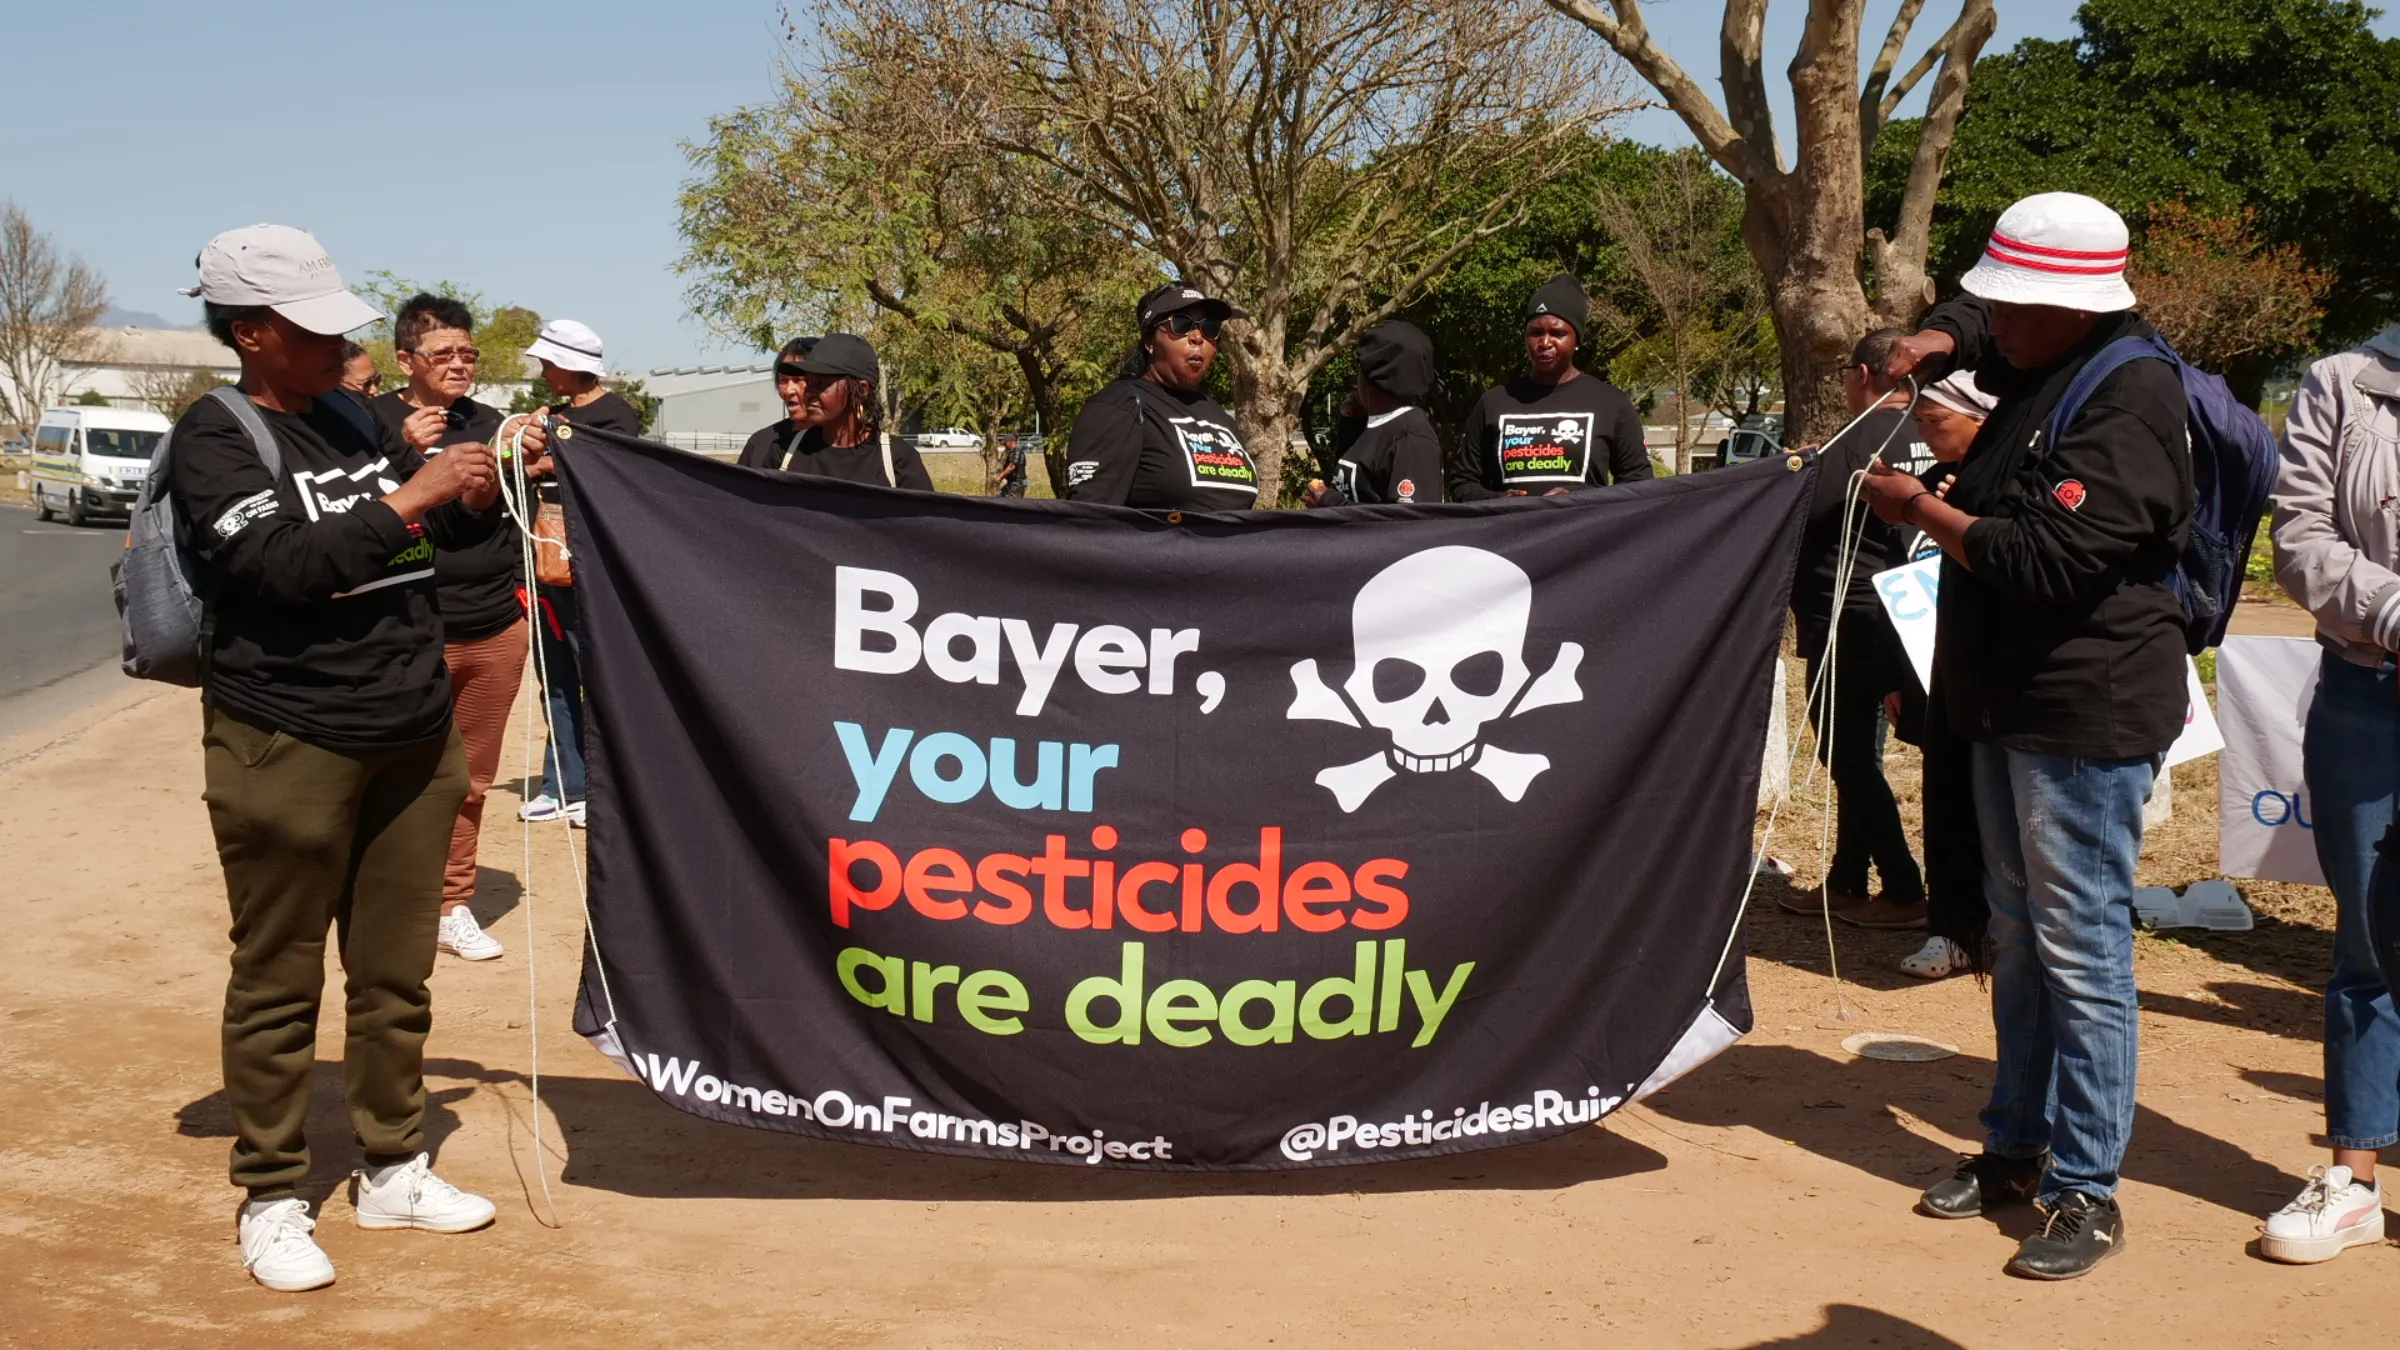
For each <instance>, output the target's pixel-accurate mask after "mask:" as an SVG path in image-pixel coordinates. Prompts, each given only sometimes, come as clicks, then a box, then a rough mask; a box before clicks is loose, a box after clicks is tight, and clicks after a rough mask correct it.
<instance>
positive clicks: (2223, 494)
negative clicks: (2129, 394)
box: [2043, 337, 2277, 656]
mask: <svg viewBox="0 0 2400 1350" xmlns="http://www.w3.org/2000/svg"><path fill="white" fill-rule="evenodd" d="M2146 359H2155V360H2160V361H2164V362H2166V363H2167V364H2168V365H2170V366H2173V367H2174V368H2175V374H2176V375H2177V376H2178V377H2179V378H2181V379H2182V381H2183V401H2184V408H2185V413H2186V416H2187V417H2188V418H2189V420H2190V439H2191V448H2192V492H2193V497H2194V499H2195V500H2194V510H2193V512H2192V534H2191V538H2190V540H2189V541H2188V542H2186V543H2185V544H2184V546H2183V556H2182V557H2181V558H2179V559H2177V560H2176V566H2175V572H2174V575H2173V576H2171V577H2169V578H2168V582H2169V584H2170V585H2172V586H2173V587H2174V589H2175V597H2176V598H2177V599H2178V600H2181V601H2182V602H2183V625H2184V647H2185V649H2186V650H2188V651H2189V652H2190V653H2191V654H2192V655H2194V656H2197V655H2199V654H2200V653H2201V652H2203V651H2206V650H2207V649H2208V648H2210V647H2214V646H2216V645H2217V644H2218V643H2220V642H2222V641H2224V640H2225V625H2226V624H2227V623H2228V622H2230V621H2231V620H2232V618H2233V607H2234V606H2235V605H2236V604H2238V603H2239V602H2240V601H2241V598H2242V573H2243V569H2244V568H2245V567H2246V566H2247V565H2248V563H2249V561H2250V546H2251V545H2252V544H2253V543H2255V542H2256V541H2257V539H2258V522H2259V521H2260V519H2261V518H2263V517H2264V516H2265V515H2266V513H2267V497H2268V494H2270V493H2272V492H2273V491H2274V490H2275V469H2276V463H2277V460H2276V448H2275V433H2274V432H2272V431H2269V430H2268V429H2267V423H2266V419H2264V418H2262V417H2260V416H2259V415H2258V414H2257V413H2256V412H2253V411H2252V410H2251V409H2250V408H2248V407H2246V406H2244V404H2243V403H2242V401H2241V400H2240V399H2238V398H2235V397H2234V396H2233V391H2232V390H2231V389H2228V388H2226V387H2225V381H2223V380H2221V379H2219V378H2217V377H2216V376H2214V375H2211V374H2209V373H2208V372H2207V371H2204V370H2198V369H2195V368H2194V367H2192V366H2190V365H2188V364H2186V363H2185V361H2184V359H2183V358H2182V357H2180V356H2177V355H2176V354H2175V349H2174V348H2173V347H2170V346H2168V345H2167V343H2166V340H2165V339H2164V338H2155V337H2122V338H2118V339H2117V340H2116V341H2114V342H2112V343H2110V344H2108V345H2107V346H2105V347H2102V348H2101V349H2100V350H2099V351H2098V352H2096V353H2094V354H2093V356H2092V359H2091V360H2089V361H2086V362H2084V365H2083V369H2082V370H2080V371H2077V372H2076V374H2075V379H2074V380H2073V382H2071V383H2069V384H2068V385H2067V392H2066V393H2064V394H2062V395H2060V396H2059V400H2058V406H2057V407H2056V408H2054V409H2052V410H2051V412H2050V422H2049V429H2048V432H2047V433H2046V434H2045V435H2044V437H2043V443H2044V444H2046V445H2056V444H2058V438H2059V434H2060V433H2061V432H2063V431H2065V430H2066V429H2067V428H2068V427H2069V426H2071V425H2073V423H2074V421H2075V419H2076V418H2077V417H2080V416H2082V414H2083V405H2084V403H2085V402H2086V401H2088V400H2089V399H2090V398H2091V396H2092V391H2093V390H2095V389H2097V388H2099V387H2100V382H2101V381H2102V380H2105V379H2107V378H2108V377H2109V376H2111V375H2113V374H2115V373H2116V372H2117V370H2118V369H2119V368H2120V367H2122V366H2123V365H2124V364H2125V363H2126V362H2128V361H2140V360H2146Z"/></svg>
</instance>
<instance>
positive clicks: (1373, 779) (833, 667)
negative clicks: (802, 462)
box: [560, 429, 1814, 1169]
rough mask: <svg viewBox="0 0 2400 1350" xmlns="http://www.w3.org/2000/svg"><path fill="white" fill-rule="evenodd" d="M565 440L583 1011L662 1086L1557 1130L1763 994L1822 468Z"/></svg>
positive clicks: (1093, 1122) (1278, 1156)
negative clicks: (1516, 484)
mask: <svg viewBox="0 0 2400 1350" xmlns="http://www.w3.org/2000/svg"><path fill="white" fill-rule="evenodd" d="M560 458H561V459H562V460H563V461H564V467H563V471H562V472H563V476H564V481H565V483H566V489H567V498H568V518H569V527H570V530H571V536H570V537H571V540H572V546H573V555H574V565H575V585H574V593H575V603H576V606H577V607H578V609H579V610H580V614H581V622H582V626H583V632H584V640H585V642H586V644H587V654H586V663H585V669H586V671H587V672H588V673H589V677H590V684H589V697H590V698H591V699H592V707H591V712H590V715H589V731H588V735H587V745H588V748H589V751H590V763H591V796H590V805H589V810H590V818H591V831H590V840H591V844H590V852H591V877H592V881H591V887H592V889H591V922H592V942H591V944H590V946H589V948H588V949H587V956H586V963H585V969H584V981H583V990H582V994H581V997H580V999H579V1001H578V1005H577V1028H578V1030H580V1031H582V1032H583V1033H584V1034H585V1035H587V1036H590V1037H592V1038H593V1039H594V1041H595V1043H596V1044H599V1045H600V1046H601V1047H602V1048H603V1049H604V1050H605V1051H607V1052H609V1053H610V1054H611V1055H612V1057H614V1058H616V1059H617V1060H618V1062H619V1063H620V1064H623V1065H625V1066H626V1067H628V1068H630V1069H631V1070H633V1071H634V1072H635V1073H636V1074H637V1075H638V1076H639V1077H640V1078H641V1079H642V1080H643V1081H644V1082H646V1083H648V1084H649V1085H650V1087H651V1088H652V1089H653V1090H654V1091H656V1092H657V1093H658V1094H659V1095H660V1096H661V1097H663V1098H665V1099H666V1100H667V1101H668V1102H669V1103H670V1104H672V1105H674V1106H675V1107H677V1108H679V1109H681V1110H684V1111H689V1112H691V1113H693V1114H695V1115H700V1116H705V1117H708V1118H710V1119H712V1120H719V1121H725V1122H728V1123H732V1124H737V1125H748V1126H752V1127H755V1128H760V1129H771V1130H785V1131H789V1132H791V1133H795V1134H805V1135H811V1136H815V1137H818V1138H824V1139H838V1140H847V1141H853V1142H860V1143H873V1144H883V1145H887V1146H890V1147H895V1148H914V1149H923V1150H927V1151H930V1152H939V1153H955V1154H966V1155H971V1156H976V1157H987V1158H1007V1159H1019V1160H1025V1161H1036V1162H1057V1163H1075V1164H1101V1165H1108V1166H1123V1167H1148V1168H1161V1169H1174V1168H1212V1169H1213V1168H1289V1167H1302V1166H1323V1165H1334V1164H1345V1163H1357V1162H1370V1161H1378V1160H1384V1159H1395V1158H1406V1157H1416V1156H1424V1155H1432V1154H1442V1153H1454V1152H1460V1151H1464V1150H1470V1149H1477V1148H1489V1147H1493V1146H1495V1145H1500V1144H1510V1143H1520V1142H1524V1141H1527V1140H1532V1139H1538V1138H1543V1137H1546V1136H1549V1135H1552V1134H1557V1133H1560V1132H1563V1131H1566V1130H1570V1129H1574V1128H1576V1127H1578V1126H1581V1125H1584V1124H1586V1123H1588V1122H1591V1121H1593V1120H1596V1119H1598V1118H1599V1117H1600V1116H1602V1115H1604V1114H1606V1113H1607V1112H1609V1111H1611V1110H1613V1109H1615V1108H1616V1107H1618V1106H1620V1105H1622V1104H1623V1103H1625V1102H1627V1101H1632V1100H1636V1099H1638V1098H1639V1097H1640V1096H1642V1095H1643V1094H1644V1093H1646V1092H1648V1091H1652V1090H1655V1089H1656V1088H1657V1087H1659V1086H1663V1085H1664V1083H1665V1082H1666V1081H1668V1080H1669V1079H1671V1078H1673V1077H1674V1076H1676V1075H1678V1074H1680V1073H1682V1072H1683V1071H1685V1070H1687V1069H1689V1068H1690V1067H1692V1066H1693V1065H1694V1064H1697V1063H1699V1062H1700V1061H1702V1060H1704V1059H1706V1058H1708V1057H1709V1056H1710V1055H1712V1054H1714V1053H1716V1052H1717V1051H1718V1050H1720V1049H1722V1048H1723V1047H1724V1046H1725V1045H1727V1044H1729V1043H1731V1041H1732V1040H1733V1039H1734V1038H1736V1037H1737V1036H1739V1035H1740V1034H1741V1033H1742V1032H1743V1031H1745V1030H1747V1029H1748V1023H1749V1008H1748V996H1747V991H1746V989H1745V988H1744V986H1743V984H1742V979H1741V970H1742V961H1741V955H1740V953H1739V951H1738V950H1733V949H1732V948H1733V927H1734V924H1735V919H1736V914H1737V911H1738V908H1739V905H1740V901H1741V897H1742V894H1743V888H1744V885H1745V882H1746V880H1747V866H1748V863H1749V857H1750V849H1751V831H1752V825H1753V822H1754V815H1753V807H1754V803H1755V801H1756V795H1757V791H1758V775H1759V764H1760V757H1761V746H1762V742H1763V740H1764V737H1765V728H1766V725H1767V714H1768V697H1769V689H1770V684H1771V682H1770V679H1769V666H1768V663H1769V662H1770V661H1771V660H1773V659H1774V653H1775V650H1776V646H1777V644H1778V642H1779V641H1780V638H1781V634H1782V628H1783V611H1784V608H1785V605H1786V602H1787V599H1788V597H1789V595H1790V593H1791V572H1792V566H1793V559H1794V555H1795V553H1796V551H1797V537H1798V530H1799V520H1800V516H1799V512H1800V507H1801V503H1802V501H1803V494H1804V492H1805V491H1806V490H1807V488H1808V484H1809V481H1810V479H1811V478H1812V477H1813V476H1814V475H1813V471H1800V470H1796V469H1795V468H1794V467H1792V466H1789V465H1787V464H1786V462H1785V461H1784V460H1782V459H1776V460H1772V461H1768V462H1765V463H1761V464H1757V465H1752V466H1746V467H1743V468H1738V469H1731V470H1726V471H1722V472H1715V473H1708V474H1702V475H1697V476H1693V477H1685V478H1678V479H1673V480H1669V481H1665V482H1659V483H1645V484H1642V485H1640V486H1638V487H1631V488H1612V489H1605V490H1595V491H1589V492H1580V493H1576V494H1574V495H1571V496H1561V497H1555V498H1546V499H1533V500H1516V501H1504V502H1488V503H1477V504H1469V505H1458V506H1447V507H1436V508H1430V509H1428V508H1416V509H1407V508H1385V507H1360V508H1355V509H1348V510H1341V511H1330V512H1297V511H1293V512H1265V511H1259V512H1239V513H1227V514H1222V515H1205V514H1185V515H1170V514H1164V513H1151V512H1138V511H1131V510H1122V509H1117V508H1109V507H1096V506H1085V505H1074V504H1068V503H1054V502H1008V501H995V500H982V499H972V498H960V497H938V496H931V495H919V494H911V493H902V492H893V491H887V490H884V489H881V488H865V487H854V486H849V485H846V484H840V483H834V482H829V481H825V480H814V479H800V478H792V477H785V476H782V475H775V474H767V473H761V472H755V471H751V470H746V469H740V468H735V467H731V466H727V465H723V464H718V463H714V462H711V461H708V460H705V459H700V458H696V457H693V456H689V455H684V454H681V453H677V452H674V451H670V450H667V449H664V448H661V447H657V446H652V445H648V444H645V443H642V442H637V441H631V440H624V439H619V438H614V437H609V436H606V435H603V434H600V433H594V432H587V431H584V430H581V429H578V430H577V431H576V432H575V433H574V443H573V444H572V445H569V446H564V447H562V449H561V454H560ZM1729 953H1730V954H1729ZM1712 981H1713V982H1714V987H1713V988H1712Z"/></svg>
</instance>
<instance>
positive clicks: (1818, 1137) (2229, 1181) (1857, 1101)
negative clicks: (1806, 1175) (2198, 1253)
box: [1647, 1044, 2301, 1237]
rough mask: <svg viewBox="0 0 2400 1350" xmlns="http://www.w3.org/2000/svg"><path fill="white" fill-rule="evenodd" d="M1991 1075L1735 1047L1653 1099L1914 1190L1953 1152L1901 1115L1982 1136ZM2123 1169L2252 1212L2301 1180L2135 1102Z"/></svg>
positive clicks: (1973, 1062) (1669, 1112)
mask: <svg viewBox="0 0 2400 1350" xmlns="http://www.w3.org/2000/svg"><path fill="white" fill-rule="evenodd" d="M1991 1082H1992V1062H1991V1061H1990V1060H1988V1059H1983V1058H1979V1057H1976V1056H1972V1055H1958V1056H1953V1057H1952V1058H1949V1059H1943V1060H1936V1061H1934V1062H1932V1063H1928V1064H1895V1063H1888V1062H1885V1061H1881V1060H1872V1059H1858V1060H1851V1061H1847V1062H1844V1061H1841V1060H1836V1059H1832V1058H1828V1057H1827V1056H1824V1055H1820V1054H1817V1053H1815V1052H1814V1051H1810V1050H1805V1049H1802V1048H1800V1047H1798V1046H1789V1045H1755V1044H1751V1045H1736V1046H1734V1047H1733V1048H1732V1049H1729V1050H1727V1051H1726V1052H1725V1053H1724V1054H1723V1055H1721V1056H1719V1057H1718V1058H1717V1060H1716V1061H1715V1062H1714V1063H1711V1064H1709V1065H1707V1066H1704V1067H1703V1068H1702V1069H1700V1070H1699V1071H1698V1072H1696V1073H1694V1074H1693V1075H1692V1076H1691V1077H1689V1078H1686V1079H1684V1080H1682V1081H1681V1082H1679V1083H1677V1084H1675V1085H1674V1086H1673V1087H1671V1088H1669V1089H1667V1090H1666V1091H1664V1092H1662V1093H1660V1094H1658V1095H1657V1096H1656V1097H1653V1098H1651V1099H1650V1101H1649V1102H1648V1103H1647V1106H1648V1109H1649V1110H1651V1111H1654V1112H1656V1113H1657V1114H1659V1115H1661V1116H1664V1117H1667V1118H1669V1119H1672V1120H1680V1121H1684V1122H1686V1123H1689V1124H1692V1125H1702V1126H1715V1127H1733V1126H1740V1125H1748V1126H1750V1127H1752V1128H1754V1129H1756V1130H1759V1131H1761V1132H1763V1133H1765V1134H1767V1135H1769V1136H1771V1137H1773V1138H1776V1139H1788V1140H1790V1141H1792V1142H1793V1143H1794V1144H1797V1145H1799V1146H1800V1147H1801V1148H1804V1149H1807V1150H1808V1151H1810V1152H1811V1153H1815V1154H1818V1155H1819V1156H1821V1157H1825V1158H1828V1159H1831V1160H1833V1161H1835V1162H1838V1163H1842V1164H1845V1165H1847V1166H1850V1167H1855V1168H1857V1169H1858V1170H1860V1171H1862V1172H1866V1173H1869V1174H1870V1175H1873V1176H1876V1177H1880V1178H1882V1179H1883V1180H1885V1181H1888V1182H1891V1183H1893V1184H1894V1185H1896V1186H1901V1187H1905V1188H1907V1189H1908V1190H1911V1191H1916V1190H1922V1189H1923V1188H1925V1187H1926V1186H1929V1185H1931V1184H1932V1183H1933V1182H1934V1181H1936V1180H1938V1179H1939V1178H1941V1177H1942V1176H1944V1175H1946V1174H1947V1173H1948V1172H1949V1171H1950V1169H1951V1168H1952V1167H1953V1166H1955V1165H1956V1161H1957V1158H1956V1155H1955V1154H1953V1153H1952V1152H1951V1151H1950V1150H1949V1149H1948V1148H1947V1147H1945V1146H1944V1145H1942V1144H1939V1143H1936V1142H1935V1141H1933V1140H1930V1139H1926V1138H1924V1137H1923V1136H1921V1135H1919V1134H1917V1133H1915V1132H1913V1131H1911V1130H1910V1129H1908V1128H1907V1127H1906V1126H1905V1125H1904V1124H1903V1116H1904V1115H1906V1116H1915V1117H1918V1118H1920V1119H1922V1120H1924V1121H1927V1122H1929V1123H1931V1124H1932V1125H1934V1126H1935V1127H1937V1128H1939V1129H1941V1130H1943V1131H1946V1132H1947V1133H1949V1134H1953V1135H1957V1136H1960V1137H1963V1138H1966V1139H1970V1140H1973V1139H1980V1138H1981V1137H1982V1135H1983V1130H1982V1127H1981V1126H1980V1125H1978V1124H1977V1123H1976V1114H1977V1112H1978V1111H1980V1110H1981V1109H1982V1107H1983V1104H1984V1101H1985V1098H1986V1095H1987V1093H1988V1091H1989V1089H1990V1087H1991ZM2124 1175H2125V1177H2126V1179H2128V1180H2131V1181H2139V1182H2142V1183H2145V1184H2147V1185H2152V1186H2157V1187H2160V1188H2162V1189H2165V1190H2170V1191H2177V1192H2180V1193H2182V1194H2184V1195H2188V1196H2191V1197H2192V1198H2193V1199H2195V1200H2202V1201H2205V1202H2207V1203H2209V1204H2212V1205H2216V1206H2219V1207H2220V1208H2223V1209H2227V1210H2231V1211H2232V1212H2234V1213H2236V1214H2240V1215H2242V1216H2244V1217H2245V1218H2248V1217H2250V1216H2252V1215H2256V1214H2263V1213H2265V1212H2266V1211H2268V1210H2270V1209H2273V1208H2274V1207H2275V1205H2276V1204H2277V1203H2280V1202H2281V1201H2283V1200H2287V1199H2289V1198H2291V1195H2292V1193H2293V1192H2294V1191H2296V1190H2297V1189H2298V1188H2299V1186H2300V1181H2301V1179H2300V1178H2299V1177H2298V1176H2296V1175H2294V1174H2292V1173H2289V1172H2286V1171H2285V1170H2283V1169H2282V1168H2280V1167H2277V1166H2276V1165H2274V1164H2273V1163H2269V1162H2264V1161H2261V1160H2260V1159H2258V1158H2254V1157H2252V1156H2251V1155H2250V1154H2248V1153H2246V1152H2244V1151H2243V1150H2242V1149H2241V1148H2239V1147H2237V1146H2235V1145H2233V1144H2231V1143H2228V1142H2226V1141H2225V1140H2222V1139H2218V1138H2215V1137H2213V1136H2211V1135H2207V1134H2203V1133H2202V1132H2200V1131H2198V1130H2195V1129H2192V1128H2190V1127H2189V1126H2186V1125H2182V1124H2179V1123H2178V1122H2177V1121H2176V1120H2175V1119H2174V1118H2173V1117H2171V1116H2168V1115H2165V1114H2164V1113H2162V1112H2160V1111H2158V1110H2156V1109H2155V1108H2152V1107H2149V1106H2142V1107H2139V1108H2138V1109H2137V1113H2136V1115H2135V1118H2134V1126H2133V1147H2132V1149H2131V1151H2130V1152H2128V1153H2127V1155H2126V1158H2125V1173H2124ZM2003 1214H2004V1215H2006V1216H2010V1217H2011V1219H2012V1221H2013V1219H2014V1218H2021V1217H2027V1216H2028V1212H2027V1211H2024V1210H2018V1211H2014V1212H2013V1215H2012V1214H2011V1212H2009V1211H2003ZM1928 1222H1929V1223H1930V1222H1931V1221H1930V1220H1929V1221H1928ZM2001 1226H2002V1227H2003V1228H2004V1229H2006V1230H2007V1231H2008V1232H2009V1234H2010V1236H2012V1237H2022V1236H2024V1233H2025V1232H2026V1231H2030V1225H2029V1224H2027V1225H2022V1226H2017V1227H2012V1226H2011V1224H2010V1223H2009V1222H2003V1223H2002V1224H2001Z"/></svg>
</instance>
